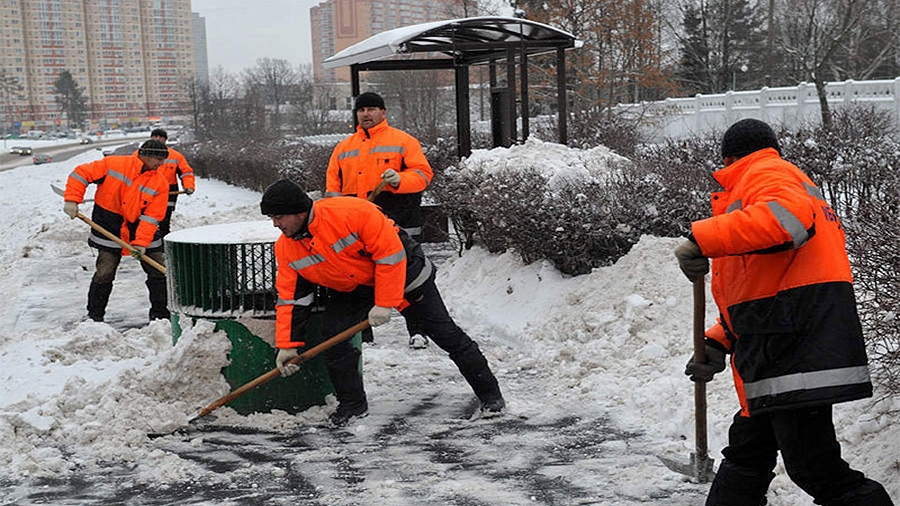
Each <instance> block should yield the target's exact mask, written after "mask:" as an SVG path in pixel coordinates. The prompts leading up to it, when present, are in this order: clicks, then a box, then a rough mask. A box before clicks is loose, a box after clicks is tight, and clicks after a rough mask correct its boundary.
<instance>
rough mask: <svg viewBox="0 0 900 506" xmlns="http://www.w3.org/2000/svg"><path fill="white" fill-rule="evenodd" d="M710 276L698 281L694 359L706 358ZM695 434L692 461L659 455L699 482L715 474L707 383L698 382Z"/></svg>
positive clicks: (702, 360) (709, 478) (675, 468)
mask: <svg viewBox="0 0 900 506" xmlns="http://www.w3.org/2000/svg"><path fill="white" fill-rule="evenodd" d="M705 315H706V277H705V276H704V277H701V278H700V279H698V280H697V281H694V362H705V361H706V342H705V335H704V334H705V332H706V323H705V321H704V317H705ZM694 438H695V450H694V452H693V453H691V458H690V461H688V462H687V463H684V462H679V461H677V460H675V459H671V458H668V457H663V456H662V455H659V456H658V457H659V460H661V461H662V463H663V464H665V465H666V467H668V468H669V469H671V470H672V471H675V472H676V473H681V474H684V475H686V476H688V477H690V478H692V479H694V480H696V481H697V482H698V483H708V482H709V481H710V480H711V479H712V477H713V476H714V475H715V473H714V472H713V463H714V462H715V461H714V460H713V459H711V458H709V448H708V446H707V439H706V383H705V382H702V381H695V382H694Z"/></svg>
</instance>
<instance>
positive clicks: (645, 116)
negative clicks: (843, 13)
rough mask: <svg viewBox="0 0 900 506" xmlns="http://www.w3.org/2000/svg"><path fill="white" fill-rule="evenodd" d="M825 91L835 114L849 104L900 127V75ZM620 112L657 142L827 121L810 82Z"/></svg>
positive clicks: (645, 105)
mask: <svg viewBox="0 0 900 506" xmlns="http://www.w3.org/2000/svg"><path fill="white" fill-rule="evenodd" d="M825 91H826V93H827V97H828V103H829V105H830V106H831V107H832V111H834V110H836V109H838V108H840V107H844V106H848V105H859V106H868V107H874V108H876V109H881V110H885V111H888V112H890V113H891V115H892V117H893V118H894V121H895V122H897V124H898V125H900V98H898V97H900V77H898V78H896V79H884V80H873V81H844V82H835V83H828V84H827V85H826V86H825ZM616 108H617V109H619V110H621V111H625V112H626V113H629V114H633V115H634V116H640V117H642V125H643V129H644V130H643V132H644V134H646V135H647V138H648V139H650V140H655V141H659V140H662V139H664V138H667V137H668V138H673V139H677V138H682V137H685V136H688V135H697V134H701V135H702V134H706V133H710V132H724V130H725V129H726V128H727V127H728V126H729V125H730V124H732V123H733V122H735V121H737V120H739V119H741V118H757V119H761V120H763V121H766V122H768V123H770V124H772V125H786V126H788V127H790V126H792V125H798V126H799V125H801V124H813V125H815V124H819V123H820V122H821V117H822V115H821V111H820V107H819V97H818V96H817V95H816V87H815V85H814V84H812V83H805V82H804V83H800V84H799V85H797V86H791V87H783V88H763V89H761V90H750V91H729V92H726V93H723V94H718V95H699V94H698V95H696V96H694V97H686V98H667V99H665V100H661V101H658V102H644V103H639V104H620V105H618V106H616Z"/></svg>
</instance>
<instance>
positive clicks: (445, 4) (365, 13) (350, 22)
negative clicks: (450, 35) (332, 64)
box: [309, 0, 462, 83]
mask: <svg viewBox="0 0 900 506" xmlns="http://www.w3.org/2000/svg"><path fill="white" fill-rule="evenodd" d="M461 12H462V8H461V6H460V2H457V1H451V0H326V1H325V2H322V3H320V4H319V5H317V6H315V7H312V8H310V9H309V22H310V25H311V30H310V34H311V37H312V48H313V76H314V78H315V79H316V81H317V82H322V83H335V82H347V81H349V80H350V69H348V68H337V69H323V68H322V61H324V60H325V59H326V58H328V57H329V56H332V55H334V54H335V53H337V52H338V51H341V50H343V49H346V48H347V47H350V46H352V45H353V44H356V43H357V42H360V41H362V40H365V39H367V38H369V37H371V36H372V35H375V34H377V33H380V32H383V31H385V30H391V29H394V28H399V27H401V26H407V25H415V24H418V23H426V22H428V21H440V20H443V19H455V18H459V17H461Z"/></svg>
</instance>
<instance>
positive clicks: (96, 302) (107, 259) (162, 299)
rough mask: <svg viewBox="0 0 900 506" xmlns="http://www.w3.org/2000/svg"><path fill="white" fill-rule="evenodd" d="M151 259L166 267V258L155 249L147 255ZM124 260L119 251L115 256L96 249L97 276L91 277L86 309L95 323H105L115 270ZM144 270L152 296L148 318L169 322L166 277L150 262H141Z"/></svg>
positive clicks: (95, 272)
mask: <svg viewBox="0 0 900 506" xmlns="http://www.w3.org/2000/svg"><path fill="white" fill-rule="evenodd" d="M145 255H147V256H148V257H149V258H150V259H152V260H155V261H156V262H157V263H159V264H161V265H165V263H166V257H165V255H164V254H163V253H162V251H159V250H155V251H151V252H147V253H145ZM121 260H122V255H121V253H120V252H118V251H116V252H115V253H112V252H110V251H108V250H104V249H98V250H97V262H96V270H95V271H94V276H93V277H92V278H91V288H90V289H89V290H88V303H87V310H88V316H90V317H91V319H93V320H95V321H103V317H104V315H105V314H106V305H107V303H108V302H109V294H110V292H111V291H112V284H113V281H114V280H115V279H116V271H117V270H118V269H119V263H120V262H121ZM141 268H142V269H143V270H144V273H145V274H147V281H146V282H145V284H146V285H147V292H148V293H149V295H150V312H149V318H150V319H151V320H156V319H168V318H169V317H170V313H169V309H168V307H167V306H168V299H169V297H168V288H167V286H166V275H165V274H163V273H162V272H160V271H158V270H156V268H155V267H153V266H151V265H150V264H148V263H147V262H144V261H141Z"/></svg>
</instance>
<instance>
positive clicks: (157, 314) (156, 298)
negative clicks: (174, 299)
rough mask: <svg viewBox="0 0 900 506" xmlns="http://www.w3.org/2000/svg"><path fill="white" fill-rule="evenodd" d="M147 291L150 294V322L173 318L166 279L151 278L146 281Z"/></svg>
mask: <svg viewBox="0 0 900 506" xmlns="http://www.w3.org/2000/svg"><path fill="white" fill-rule="evenodd" d="M146 285H147V291H148V292H150V315H149V316H150V321H153V320H168V319H169V317H171V313H169V308H168V307H167V305H168V303H169V295H168V289H167V288H166V278H157V277H151V278H148V279H147V281H146Z"/></svg>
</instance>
